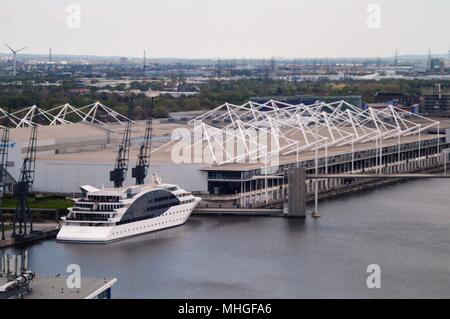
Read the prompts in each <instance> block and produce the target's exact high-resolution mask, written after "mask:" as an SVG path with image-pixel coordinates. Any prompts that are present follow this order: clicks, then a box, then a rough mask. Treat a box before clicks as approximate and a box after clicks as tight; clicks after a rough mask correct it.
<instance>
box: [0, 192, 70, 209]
mask: <svg viewBox="0 0 450 319" xmlns="http://www.w3.org/2000/svg"><path fill="white" fill-rule="evenodd" d="M28 205H29V206H30V208H41V209H67V208H69V207H72V206H73V205H74V202H73V201H72V200H70V199H66V198H64V197H60V196H55V195H47V196H40V197H36V196H32V197H30V198H28ZM0 206H1V207H5V208H16V206H17V199H15V198H13V197H11V196H5V197H4V198H3V200H2V201H1V203H0Z"/></svg>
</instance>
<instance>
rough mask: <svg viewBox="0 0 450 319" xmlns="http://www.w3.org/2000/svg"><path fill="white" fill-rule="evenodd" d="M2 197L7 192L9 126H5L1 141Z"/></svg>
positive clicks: (0, 171) (0, 187) (0, 190)
mask: <svg viewBox="0 0 450 319" xmlns="http://www.w3.org/2000/svg"><path fill="white" fill-rule="evenodd" d="M0 143H1V144H0V199H1V198H3V195H4V194H5V192H6V189H5V182H6V176H7V167H6V166H7V163H8V150H9V128H7V127H5V128H4V129H3V132H2V139H1V141H0Z"/></svg>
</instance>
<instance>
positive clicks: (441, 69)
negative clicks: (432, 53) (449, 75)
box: [429, 59, 445, 74]
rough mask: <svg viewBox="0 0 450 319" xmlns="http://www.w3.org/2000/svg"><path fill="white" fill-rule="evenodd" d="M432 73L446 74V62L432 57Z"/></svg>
mask: <svg viewBox="0 0 450 319" xmlns="http://www.w3.org/2000/svg"><path fill="white" fill-rule="evenodd" d="M429 72H430V73H431V74H445V62H444V60H441V59H431V60H430V70H429Z"/></svg>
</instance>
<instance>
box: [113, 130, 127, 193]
mask: <svg viewBox="0 0 450 319" xmlns="http://www.w3.org/2000/svg"><path fill="white" fill-rule="evenodd" d="M130 138H131V122H130V121H128V122H127V123H126V127H125V132H124V133H123V138H122V144H120V145H119V151H118V152H117V157H116V164H115V166H114V170H112V171H110V172H109V180H110V181H111V182H114V187H116V188H118V187H122V186H123V181H124V180H125V177H126V175H127V171H128V162H129V157H130Z"/></svg>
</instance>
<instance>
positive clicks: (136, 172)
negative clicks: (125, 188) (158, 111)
mask: <svg viewBox="0 0 450 319" xmlns="http://www.w3.org/2000/svg"><path fill="white" fill-rule="evenodd" d="M152 109H153V98H152V104H151V105H150V109H149V113H150V115H149V119H148V120H147V125H146V127H145V134H144V140H143V142H142V145H141V148H140V149H139V154H138V158H137V161H136V167H134V168H133V169H132V170H131V176H132V177H133V178H136V185H143V184H144V182H145V181H144V180H145V177H146V176H147V173H148V168H149V167H150V155H151V151H152Z"/></svg>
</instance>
